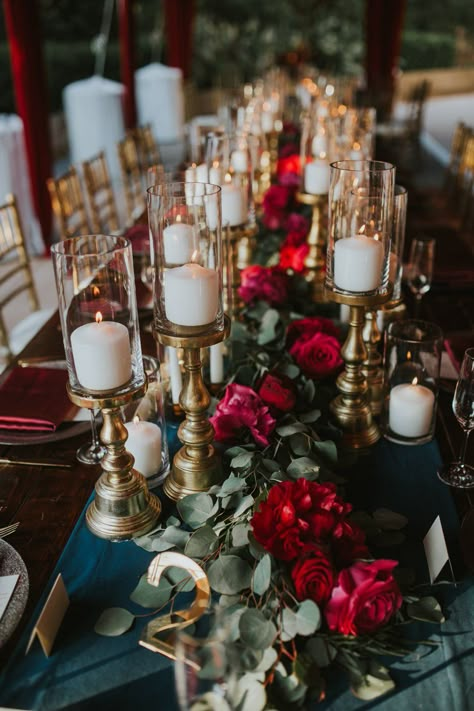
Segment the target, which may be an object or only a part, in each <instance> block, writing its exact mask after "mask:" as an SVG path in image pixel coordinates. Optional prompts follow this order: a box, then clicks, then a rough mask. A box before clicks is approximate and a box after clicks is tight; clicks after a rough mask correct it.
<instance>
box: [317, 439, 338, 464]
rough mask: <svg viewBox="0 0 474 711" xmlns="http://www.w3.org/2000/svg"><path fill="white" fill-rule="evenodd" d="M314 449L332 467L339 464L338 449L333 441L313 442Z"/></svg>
mask: <svg viewBox="0 0 474 711" xmlns="http://www.w3.org/2000/svg"><path fill="white" fill-rule="evenodd" d="M313 448H314V449H315V450H316V452H317V453H318V454H320V455H321V456H322V458H323V459H324V460H325V461H326V462H328V463H329V464H330V465H331V466H335V465H336V464H337V447H336V445H335V443H334V442H333V441H332V440H330V439H328V440H325V441H324V442H313Z"/></svg>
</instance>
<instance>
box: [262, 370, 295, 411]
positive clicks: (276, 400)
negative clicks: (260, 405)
mask: <svg viewBox="0 0 474 711" xmlns="http://www.w3.org/2000/svg"><path fill="white" fill-rule="evenodd" d="M257 392H258V394H259V395H260V397H261V398H262V400H263V402H264V403H265V404H266V405H269V406H270V407H273V408H275V409H276V410H279V411H280V412H289V411H290V410H292V409H293V408H294V406H295V402H296V393H295V386H294V384H293V381H292V380H291V379H290V378H289V377H288V376H287V375H278V374H276V373H266V374H265V376H264V378H263V380H262V382H261V383H260V386H259V388H258V391H257Z"/></svg>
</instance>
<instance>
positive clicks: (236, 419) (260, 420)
mask: <svg viewBox="0 0 474 711" xmlns="http://www.w3.org/2000/svg"><path fill="white" fill-rule="evenodd" d="M210 421H211V423H212V426H213V427H214V430H215V439H216V440H217V441H218V442H234V441H238V440H241V439H242V437H243V436H245V434H246V433H247V432H250V434H251V436H252V438H253V439H254V441H255V442H256V444H258V445H259V446H260V447H266V446H267V445H268V435H269V434H270V433H271V432H273V429H274V428H275V424H276V420H274V418H273V417H272V416H271V415H270V412H269V410H268V407H267V406H266V405H265V404H264V402H263V400H262V399H261V398H260V397H259V396H258V395H257V393H256V392H254V391H253V390H252V388H248V387H247V386H246V385H238V384H237V383H231V384H230V385H228V386H227V387H226V390H225V395H224V398H223V399H222V400H221V401H220V403H219V404H218V406H217V409H216V412H215V414H214V415H213V416H212V417H211V418H210Z"/></svg>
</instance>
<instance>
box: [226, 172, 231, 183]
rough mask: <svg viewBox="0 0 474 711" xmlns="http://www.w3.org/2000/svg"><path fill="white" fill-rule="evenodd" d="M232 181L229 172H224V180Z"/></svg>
mask: <svg viewBox="0 0 474 711" xmlns="http://www.w3.org/2000/svg"><path fill="white" fill-rule="evenodd" d="M231 181H232V176H231V174H230V173H226V174H225V178H224V182H226V183H230V182H231Z"/></svg>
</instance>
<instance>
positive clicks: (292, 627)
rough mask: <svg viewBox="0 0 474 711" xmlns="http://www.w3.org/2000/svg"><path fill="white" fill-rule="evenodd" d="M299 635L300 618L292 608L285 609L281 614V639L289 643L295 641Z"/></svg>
mask: <svg viewBox="0 0 474 711" xmlns="http://www.w3.org/2000/svg"><path fill="white" fill-rule="evenodd" d="M297 634H298V618H297V616H296V613H295V612H294V611H293V610H292V609H291V608H290V607H285V609H284V610H283V612H282V613H281V639H282V641H283V642H288V641H289V640H290V639H294V638H295V637H296V635H297Z"/></svg>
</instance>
